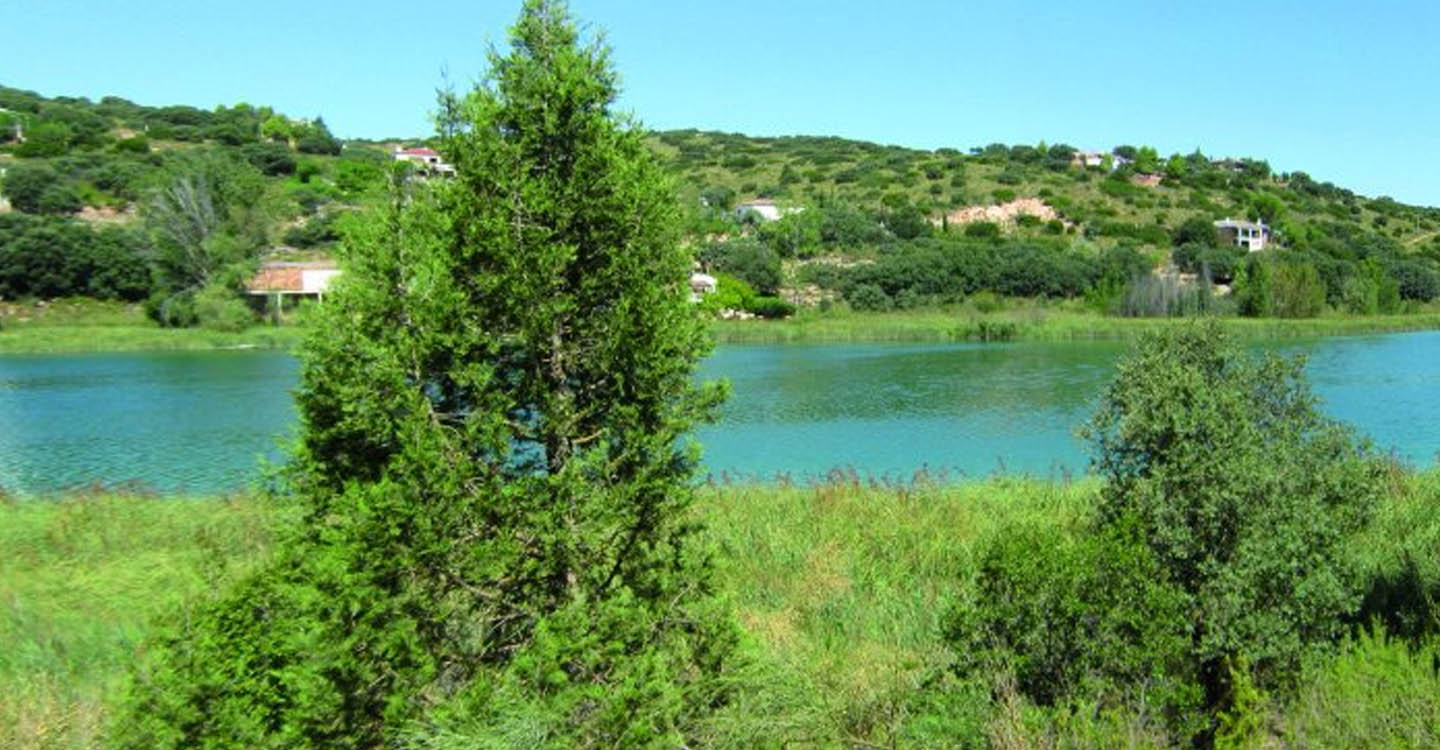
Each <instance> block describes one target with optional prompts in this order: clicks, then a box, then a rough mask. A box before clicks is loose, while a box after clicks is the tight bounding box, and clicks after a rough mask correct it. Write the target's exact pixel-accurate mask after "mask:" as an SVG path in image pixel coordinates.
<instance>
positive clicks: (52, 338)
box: [0, 298, 304, 354]
mask: <svg viewBox="0 0 1440 750" xmlns="http://www.w3.org/2000/svg"><path fill="white" fill-rule="evenodd" d="M303 333H304V331H303V329H301V328H299V327H297V326H280V327H274V326H262V325H257V326H254V327H252V328H250V329H248V330H245V331H242V332H238V333H230V332H222V331H212V330H207V329H204V328H161V327H159V326H157V325H156V324H155V323H154V322H153V321H151V320H150V319H148V318H146V317H145V314H144V312H143V311H142V310H141V309H140V306H139V305H132V304H125V303H120V302H102V301H98V300H92V299H83V298H76V299H62V300H55V301H51V302H46V303H27V304H20V303H10V304H0V354H59V353H67V352H112V351H167V350H170V351H173V350H196V349H236V348H259V349H286V348H293V347H294V346H295V345H296V344H297V343H298V342H299V340H300V337H301V336H302V335H303Z"/></svg>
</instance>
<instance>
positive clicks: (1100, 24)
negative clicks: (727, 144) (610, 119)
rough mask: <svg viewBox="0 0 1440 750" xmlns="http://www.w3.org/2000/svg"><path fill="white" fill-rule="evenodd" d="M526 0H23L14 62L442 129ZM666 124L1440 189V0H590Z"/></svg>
mask: <svg viewBox="0 0 1440 750" xmlns="http://www.w3.org/2000/svg"><path fill="white" fill-rule="evenodd" d="M518 8H519V1H518V0H512V1H507V2H493V1H491V0H481V1H479V2H442V1H439V0H415V1H413V2H409V3H403V4H396V3H380V2H374V1H373V0H352V1H350V2H344V3H341V2H328V1H327V0H309V1H308V2H293V0H291V1H289V2H275V1H273V0H249V1H248V2H245V3H236V2H231V3H215V2H206V1H203V0H202V1H201V2H195V1H194V0H191V1H190V2H174V1H173V0H145V1H144V2H139V3H133V2H132V3H121V2H117V1H115V0H0V21H3V23H0V26H3V27H4V30H3V32H0V36H3V38H4V39H5V42H4V44H3V45H0V60H3V61H4V62H3V65H0V83H3V84H4V85H8V86H16V87H20V88H27V89H33V90H36V91H39V92H40V93H42V94H46V95H51V96H53V95H57V94H67V95H78V96H89V97H92V98H98V97H100V96H103V95H106V94H114V95H118V96H123V97H126V98H128V99H132V100H134V101H136V102H139V103H142V104H152V105H160V104H192V105H195V106H202V107H212V106H215V105H218V104H227V105H228V104H233V103H235V102H238V101H248V102H250V103H252V104H257V105H258V104H268V105H271V106H273V107H275V108H276V109H278V110H280V111H282V112H285V113H287V114H290V115H292V116H312V117H313V116H315V115H323V116H324V117H325V121H326V122H327V123H329V125H330V126H331V128H332V130H334V131H335V132H336V133H337V134H339V135H341V136H349V137H374V138H378V137H388V136H420V135H426V134H428V133H429V131H430V126H429V120H428V113H429V112H430V111H431V110H432V109H433V105H434V91H435V89H436V87H437V86H439V85H441V83H442V77H441V74H442V71H448V73H449V76H450V79H451V80H452V81H453V82H454V83H455V84H456V85H457V86H461V87H464V86H468V85H469V84H470V83H472V82H473V81H474V80H476V78H477V77H478V76H479V75H480V74H481V73H482V71H483V70H484V65H485V56H484V50H485V46H486V44H487V43H489V42H496V43H502V44H503V42H504V39H505V31H506V29H507V27H508V26H509V24H510V23H511V22H512V21H513V20H514V16H515V14H516V12H517V10H518ZM572 8H573V10H574V11H575V13H576V15H577V16H579V17H580V18H581V19H582V20H583V21H584V22H586V23H587V24H589V25H590V26H591V27H592V28H596V29H603V30H604V31H605V33H606V36H607V38H608V40H609V42H610V43H611V45H612V46H613V47H614V52H615V55H614V59H615V63H616V66H617V67H618V68H619V70H620V73H621V76H622V80H623V83H624V86H625V91H624V94H623V96H622V99H621V102H620V105H621V107H622V108H624V109H627V110H629V111H631V112H633V113H634V114H635V115H637V116H638V117H639V118H640V120H641V121H642V122H644V123H645V124H646V125H647V126H650V127H654V128H661V129H667V128H688V127H694V128H701V129H706V130H724V131H731V132H741V133H747V134H751V135H787V134H805V135H839V136H845V137H850V138H859V139H864V140H870V141H877V142H881V143H890V144H898V145H904V146H913V147H919V148H937V147H940V146H952V147H956V148H968V147H970V146H976V145H983V144H986V143H990V142H994V141H1000V142H1005V143H1036V142H1038V141H1040V140H1045V141H1047V142H1049V143H1057V142H1063V143H1069V144H1071V145H1073V146H1076V147H1079V148H1108V147H1110V146H1114V145H1116V144H1120V143H1130V144H1135V145H1144V144H1149V145H1153V146H1155V147H1157V148H1158V149H1159V150H1160V151H1161V152H1162V153H1165V154H1168V153H1171V152H1177V151H1178V152H1186V153H1188V152H1190V151H1193V150H1194V149H1195V148H1197V147H1198V148H1200V149H1201V150H1203V151H1204V152H1205V153H1207V154H1211V155H1213V156H1253V157H1257V158H1264V159H1268V160H1269V161H1270V163H1271V166H1272V167H1274V168H1276V169H1277V170H1281V171H1288V170H1295V169H1303V170H1305V171H1307V172H1309V173H1310V174H1311V175H1312V176H1313V177H1315V178H1317V179H1320V180H1330V181H1333V182H1335V183H1337V184H1339V185H1342V186H1345V187H1348V188H1351V189H1353V190H1356V191H1358V192H1361V193H1364V194H1367V195H1390V196H1393V197H1395V198H1396V199H1398V200H1402V201H1405V202H1408V203H1420V204H1426V205H1440V96H1436V92H1437V87H1436V82H1437V80H1440V43H1436V41H1435V38H1436V36H1437V32H1440V3H1433V2H1383V1H1382V2H1373V3H1364V4H1362V3H1355V2H1336V1H1332V0H1310V1H1309V2H1278V1H1277V2H1267V1H1265V0H1259V1H1257V2H1232V1H1230V0H1220V1H1218V2H1204V3H1199V2H1185V3H1180V2H1157V1H1156V0H1148V1H1147V2H1141V1H1139V0H1122V1H1117V2H1103V3H1102V2H1083V1H1081V0H1069V1H1068V2H1065V1H1059V2H1056V1H1052V0H1035V1H1034V2H1031V3H1027V4H1019V3H1013V2H999V1H990V0H986V1H984V2H966V1H964V0H952V1H950V2H944V1H940V0H934V1H932V0H893V1H892V2H888V3H877V2H864V3H861V2H848V1H840V0H830V1H829V2H819V0H781V1H779V2H775V1H772V2H759V1H758V0H731V2H728V3H693V2H683V1H682V2H675V1H673V0H672V1H671V2H654V1H651V0H573V1H572Z"/></svg>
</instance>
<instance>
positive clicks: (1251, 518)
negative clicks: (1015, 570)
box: [1084, 323, 1386, 710]
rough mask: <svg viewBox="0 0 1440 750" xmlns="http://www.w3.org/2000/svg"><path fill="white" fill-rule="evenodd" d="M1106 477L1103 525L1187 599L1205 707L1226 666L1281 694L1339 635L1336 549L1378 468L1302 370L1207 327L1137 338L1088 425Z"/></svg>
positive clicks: (1358, 516) (1217, 691)
mask: <svg viewBox="0 0 1440 750" xmlns="http://www.w3.org/2000/svg"><path fill="white" fill-rule="evenodd" d="M1084 434H1085V436H1086V437H1087V438H1089V440H1090V441H1091V443H1092V445H1093V448H1094V453H1095V468H1096V470H1097V472H1098V473H1099V475H1100V476H1101V477H1102V478H1103V479H1104V481H1105V486H1104V489H1103V490H1102V492H1101V501H1100V510H1099V519H1098V520H1099V523H1100V525H1101V527H1102V528H1103V527H1118V526H1125V527H1130V528H1134V529H1136V530H1137V531H1138V533H1139V535H1140V538H1141V539H1143V540H1144V542H1145V544H1146V545H1147V546H1148V547H1149V549H1150V550H1151V552H1152V553H1153V554H1154V555H1155V558H1156V560H1157V561H1158V562H1159V564H1160V566H1161V568H1162V570H1163V571H1164V575H1165V578H1166V580H1168V581H1169V582H1170V583H1171V584H1172V585H1174V586H1176V587H1177V588H1178V589H1179V590H1180V591H1181V592H1183V594H1184V596H1185V597H1186V601H1187V604H1186V606H1184V607H1183V610H1184V611H1186V612H1188V613H1190V615H1189V616H1190V618H1192V622H1191V625H1192V628H1193V630H1192V634H1193V635H1192V639H1191V644H1190V652H1191V656H1192V658H1193V659H1194V661H1195V664H1196V665H1197V668H1198V674H1199V675H1200V680H1201V682H1202V683H1203V685H1204V687H1205V690H1206V702H1207V705H1209V706H1210V707H1211V708H1212V709H1213V710H1219V709H1224V708H1226V707H1228V702H1229V701H1230V700H1231V699H1232V696H1231V695H1230V690H1231V687H1232V684H1231V682H1232V673H1231V668H1232V667H1234V666H1236V665H1242V664H1243V665H1248V668H1249V669H1250V670H1252V672H1253V676H1254V677H1255V678H1256V684H1258V685H1260V686H1263V687H1270V686H1276V685H1286V684H1288V683H1289V682H1290V681H1291V680H1292V679H1293V677H1294V676H1295V675H1297V674H1298V669H1299V665H1300V661H1301V660H1302V658H1303V657H1304V656H1305V655H1306V654H1307V653H1309V652H1310V651H1312V650H1313V649H1315V648H1316V647H1318V646H1322V645H1325V644H1328V643H1330V642H1332V641H1333V640H1335V639H1337V638H1339V637H1340V636H1341V634H1342V633H1343V631H1344V628H1345V624H1344V618H1345V617H1346V616H1347V615H1350V614H1351V613H1353V612H1354V611H1355V610H1356V608H1357V607H1358V605H1359V603H1360V591H1359V588H1358V586H1357V583H1356V581H1355V579H1354V576H1353V574H1352V571H1351V570H1350V569H1349V567H1348V565H1347V562H1346V557H1345V555H1344V554H1343V552H1344V545H1345V543H1346V540H1347V539H1349V538H1350V537H1351V536H1352V535H1353V534H1354V533H1355V532H1356V531H1358V530H1359V529H1361V528H1362V527H1363V526H1364V525H1365V524H1366V523H1367V521H1368V518H1369V515H1370V513H1371V511H1372V509H1373V508H1374V507H1375V505H1376V503H1377V502H1378V498H1379V497H1380V495H1381V492H1382V489H1383V486H1384V484H1383V483H1384V477H1385V474H1386V469H1385V466H1384V464H1383V462H1382V461H1380V460H1379V459H1378V458H1376V457H1375V456H1374V455H1373V454H1372V452H1371V451H1370V448H1369V446H1368V444H1366V443H1364V442H1363V441H1359V440H1357V439H1356V438H1355V437H1354V436H1353V435H1352V434H1351V432H1350V431H1349V430H1348V429H1346V428H1344V427H1343V426H1341V425H1339V424H1338V423H1335V422H1333V421H1331V420H1329V419H1328V418H1326V417H1324V416H1323V415H1321V413H1320V411H1319V409H1318V408H1317V407H1316V399H1315V397H1314V396H1313V395H1312V394H1311V393H1310V390H1309V388H1308V386H1307V385H1306V383H1305V379H1304V375H1303V361H1302V360H1300V359H1298V358H1297V359H1290V360H1286V359H1282V358H1279V357H1276V356H1271V357H1269V358H1266V359H1263V360H1256V359H1253V358H1251V357H1249V356H1247V355H1246V354H1244V353H1243V352H1242V351H1241V350H1240V349H1239V347H1237V346H1236V345H1234V344H1233V343H1231V342H1230V341H1228V340H1227V339H1226V338H1225V337H1224V335H1223V333H1222V332H1221V330H1220V329H1219V327H1218V326H1217V325H1215V324H1214V323H1206V324H1199V325H1195V326H1189V327H1185V328H1179V329H1175V330H1172V331H1170V332H1166V333H1162V334H1157V335H1152V336H1149V337H1147V338H1146V339H1144V340H1143V341H1142V342H1141V343H1140V345H1139V346H1138V348H1137V350H1136V352H1135V353H1134V354H1132V355H1131V356H1129V357H1127V358H1126V359H1125V360H1124V361H1122V362H1121V364H1120V366H1119V369H1118V371H1117V373H1116V376H1115V379H1114V381H1113V382H1112V383H1111V385H1110V386H1109V388H1107V390H1106V392H1105V394H1104V396H1103V398H1102V401H1101V405H1100V408H1099V409H1098V411H1097V412H1096V414H1095V416H1094V418H1093V419H1092V420H1091V421H1090V422H1089V424H1088V425H1087V426H1086V428H1085V429H1084Z"/></svg>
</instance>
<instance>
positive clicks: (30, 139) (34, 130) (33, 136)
mask: <svg viewBox="0 0 1440 750" xmlns="http://www.w3.org/2000/svg"><path fill="white" fill-rule="evenodd" d="M73 137H74V133H73V131H71V129H70V126H69V125H66V124H65V123H63V122H40V123H37V124H36V125H35V126H34V127H31V128H30V129H28V130H26V131H25V142H24V143H21V144H20V145H19V146H16V147H15V155H16V156H23V157H33V158H44V157H49V156H63V155H64V154H65V152H66V151H69V150H70V140H71V139H72V138H73Z"/></svg>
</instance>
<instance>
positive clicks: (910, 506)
mask: <svg viewBox="0 0 1440 750" xmlns="http://www.w3.org/2000/svg"><path fill="white" fill-rule="evenodd" d="M1098 490H1099V483H1098V482H1097V481H1096V480H1093V479H1082V480H1079V481H1076V482H1062V481H1041V480H1032V479H1014V478H1005V477H999V478H992V479H988V480H983V481H969V482H962V483H955V484H948V483H947V484H941V483H929V482H925V481H919V482H915V483H912V484H900V483H888V484H887V483H880V484H877V483H872V482H868V481H863V480H861V479H859V478H857V477H854V476H837V477H834V478H832V479H831V480H830V481H827V482H824V483H819V484H815V485H811V486H803V487H802V486H782V485H774V484H740V485H711V486H706V487H703V488H702V489H701V490H700V498H699V503H697V506H696V514H697V520H699V521H701V522H702V523H703V524H704V527H705V530H704V531H703V532H702V533H703V540H704V541H705V542H707V543H708V545H709V546H710V548H711V549H712V550H713V552H714V554H715V558H716V562H717V580H716V583H717V585H718V587H719V589H720V590H721V592H722V593H723V595H724V596H725V597H726V599H727V601H728V603H729V604H730V606H731V608H732V611H733V612H734V614H735V617H736V618H737V620H738V621H739V622H740V623H741V624H742V625H743V627H744V630H745V632H746V633H747V642H746V647H745V650H746V656H747V661H748V666H747V667H746V668H745V670H744V671H743V672H742V674H741V675H740V676H739V678H740V679H742V680H744V689H743V690H742V691H741V693H740V696H741V697H740V698H739V700H738V701H737V702H736V703H735V704H734V705H732V706H730V707H729V708H728V709H727V710H725V711H723V712H721V713H720V714H719V715H718V716H717V717H716V719H715V720H714V723H713V724H712V725H711V727H710V736H709V737H708V740H709V743H708V744H710V745H712V746H715V747H733V748H739V747H779V746H791V747H837V748H839V747H846V748H866V747H936V746H943V747H952V746H990V747H1001V748H1008V747H1015V748H1019V747H1149V746H1153V745H1154V744H1155V743H1156V742H1157V741H1160V739H1161V738H1159V737H1156V736H1153V735H1152V734H1150V733H1149V732H1152V731H1153V722H1146V721H1144V720H1142V717H1137V716H1134V715H1131V714H1127V713H1126V712H1125V711H1124V709H1123V707H1119V708H1117V707H1113V706H1112V707H1108V708H1105V707H1100V706H1071V707H1062V708H1054V707H1039V706H1034V705H1031V704H1028V703H1027V702H1026V701H1025V699H1023V698H1021V697H1019V696H1018V695H1016V694H1015V692H1014V690H1013V686H1012V687H1011V688H1007V682H1006V678H1005V675H1004V674H1003V673H999V674H996V675H993V676H992V678H991V679H990V680H988V681H986V682H984V683H983V684H961V683H958V682H957V681H955V680H954V679H953V678H952V677H947V674H948V673H947V670H946V667H947V665H948V663H949V658H950V657H949V654H948V652H947V647H946V645H945V641H944V639H943V637H942V626H943V623H944V621H945V618H946V613H947V611H948V610H949V609H950V607H951V605H952V603H954V602H955V601H956V599H957V598H958V597H963V596H968V595H969V593H968V592H969V591H970V588H969V586H970V583H971V581H972V580H973V578H974V575H975V573H976V570H975V566H976V564H977V560H978V559H979V558H980V555H981V554H982V552H983V550H984V549H985V548H986V547H987V546H988V545H989V544H990V543H991V541H992V540H994V539H995V538H996V535H997V534H1000V533H1003V532H1004V530H1005V529H1006V528H1008V527H1010V525H1011V524H1014V523H1017V522H1020V523H1025V524H1027V525H1029V524H1055V525H1059V526H1060V527H1062V528H1064V529H1067V530H1070V531H1072V532H1075V533H1080V532H1081V531H1082V530H1083V528H1084V524H1085V521H1086V519H1087V518H1088V517H1089V515H1090V513H1091V510H1092V508H1093V507H1094V503H1095V499H1096V497H1097V493H1098ZM290 520H291V516H290V515H289V514H288V512H286V511H285V510H284V509H283V508H281V507H279V506H276V505H273V504H270V503H267V502H264V501H261V500H258V499H247V498H230V499H186V498H143V497H133V496H117V495H90V496H83V497H69V498H62V499H59V500H49V501H38V500H30V501H25V502H9V503H8V504H6V503H0V644H4V648H0V748H80V747H94V746H96V744H97V743H98V741H99V738H100V736H101V734H102V733H103V731H104V729H105V726H106V720H107V719H106V716H107V706H108V704H109V701H111V700H112V699H113V697H114V696H115V694H116V692H117V690H118V689H119V688H120V687H121V686H122V685H123V683H124V680H125V679H126V675H127V673H128V670H129V667H130V663H131V661H132V658H133V656H134V654H135V653H136V649H137V648H140V647H141V645H142V641H143V638H144V637H145V635H146V634H147V633H148V632H151V628H152V627H153V623H154V622H155V621H156V620H157V619H159V618H164V617H173V616H177V615H179V614H180V613H183V611H184V608H185V606H186V602H187V601H190V600H192V599H193V597H194V596H195V595H196V594H198V593H199V592H200V591H202V590H204V589H206V588H207V587H213V586H221V585H224V584H225V582H227V581H229V580H233V578H234V577H235V576H237V575H240V574H242V573H243V572H244V571H246V570H248V569H250V568H251V567H253V566H254V565H255V564H256V563H257V562H259V561H260V560H262V559H263V558H264V557H265V555H266V553H267V551H268V550H269V549H270V545H271V543H272V540H273V538H274V532H275V531H276V529H277V528H278V526H279V525H281V524H285V523H288V522H290ZM1352 547H1353V555H1354V559H1355V561H1356V565H1357V568H1358V569H1359V571H1360V572H1361V575H1362V578H1364V579H1365V580H1369V581H1372V582H1375V583H1374V584H1373V585H1374V587H1375V588H1376V590H1377V591H1376V592H1375V593H1373V595H1372V596H1371V597H1370V598H1369V599H1367V602H1368V603H1367V609H1368V612H1367V613H1366V614H1365V615H1363V616H1362V618H1361V619H1360V620H1357V623H1356V625H1357V628H1356V636H1355V638H1354V639H1353V640H1352V641H1351V642H1349V643H1347V644H1342V646H1341V647H1340V648H1339V649H1337V650H1336V651H1335V653H1334V654H1332V655H1331V656H1330V657H1327V658H1322V659H1317V660H1315V661H1314V662H1313V663H1311V664H1310V665H1308V666H1307V668H1306V671H1305V673H1304V674H1303V675H1302V676H1301V681H1300V685H1299V688H1298V690H1297V692H1296V693H1295V694H1294V695H1293V696H1265V697H1264V702H1263V704H1262V705H1261V707H1260V709H1259V710H1260V712H1261V716H1260V720H1259V725H1260V726H1261V727H1262V730H1263V731H1262V733H1261V735H1260V737H1259V738H1258V739H1256V742H1257V743H1258V744H1259V745H1261V746H1270V747H1280V746H1305V747H1355V746H1357V743H1359V745H1367V746H1386V747H1426V746H1435V744H1434V743H1435V742H1436V741H1437V737H1440V734H1437V731H1440V724H1437V722H1440V718H1437V717H1440V678H1437V676H1436V668H1435V665H1436V663H1437V661H1436V660H1437V658H1440V650H1437V642H1436V641H1435V640H1434V633H1435V632H1437V631H1440V627H1437V626H1435V625H1430V624H1426V623H1407V621H1404V620H1403V619H1397V620H1396V621H1395V622H1394V623H1390V622H1385V621H1383V618H1380V619H1374V618H1376V616H1377V615H1379V614H1382V613H1383V612H1384V611H1386V609H1387V607H1391V605H1390V602H1395V601H1399V600H1400V599H1399V598H1403V597H1406V596H1408V597H1410V599H1412V600H1413V599H1416V598H1419V599H1424V598H1425V597H1427V596H1432V597H1433V596H1435V595H1440V564H1437V563H1436V562H1434V561H1435V560H1440V472H1437V471H1430V472H1425V473H1419V474H1413V473H1405V472H1397V473H1396V475H1395V478H1394V485H1393V488H1392V491H1391V492H1390V499H1389V501H1388V502H1387V503H1386V504H1385V505H1384V507H1383V508H1382V509H1381V512H1380V514H1379V516H1378V517H1377V519H1376V521H1375V523H1374V524H1373V526H1372V528H1371V529H1370V530H1369V531H1368V532H1367V533H1366V534H1365V535H1364V536H1363V537H1362V538H1357V539H1356V540H1354V544H1353V545H1352ZM1385 596H1388V597H1391V598H1390V599H1385V598H1383V597H1385ZM1397 597H1398V598H1397ZM1412 603H1413V602H1412ZM1392 608H1393V607H1392ZM1402 608H1406V609H1408V610H1409V611H1413V607H1409V605H1406V607H1402ZM1371 622H1373V623H1374V625H1371V624H1370V623H1371ZM1387 633H1388V634H1387ZM456 743H458V746H469V745H467V744H466V743H465V742H463V741H461V739H459V738H457V739H456V741H455V743H450V744H456ZM450 744H446V743H441V745H444V746H447V747H448V746H450ZM437 746H439V745H437Z"/></svg>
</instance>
